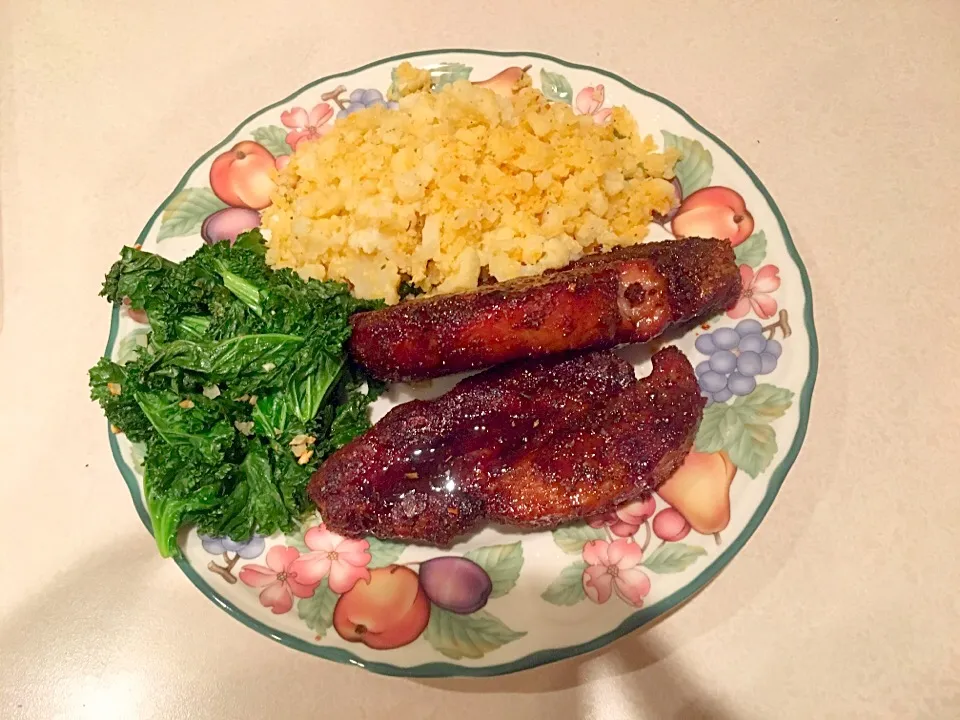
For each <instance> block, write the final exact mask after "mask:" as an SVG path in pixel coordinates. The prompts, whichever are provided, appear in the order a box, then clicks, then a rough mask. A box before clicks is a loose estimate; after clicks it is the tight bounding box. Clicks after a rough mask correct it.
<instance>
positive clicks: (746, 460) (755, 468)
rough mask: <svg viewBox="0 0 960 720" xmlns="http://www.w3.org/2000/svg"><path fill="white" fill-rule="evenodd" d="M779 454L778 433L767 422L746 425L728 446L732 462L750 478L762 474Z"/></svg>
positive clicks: (728, 453)
mask: <svg viewBox="0 0 960 720" xmlns="http://www.w3.org/2000/svg"><path fill="white" fill-rule="evenodd" d="M776 454H777V433H776V431H774V429H773V428H772V427H770V425H768V424H767V423H765V422H757V423H749V424H744V426H743V431H742V432H741V433H740V434H739V435H738V436H737V437H736V439H734V440H731V441H730V443H728V445H727V455H729V456H730V460H731V462H733V464H734V465H736V466H737V467H738V468H740V469H741V470H743V471H744V472H745V473H747V475H749V476H750V477H756V476H757V475H759V474H760V473H762V472H763V471H764V470H765V469H766V467H767V466H768V465H769V464H770V461H771V460H773V456H774V455H776Z"/></svg>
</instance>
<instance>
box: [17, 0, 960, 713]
mask: <svg viewBox="0 0 960 720" xmlns="http://www.w3.org/2000/svg"><path fill="white" fill-rule="evenodd" d="M401 6H405V7H406V8H407V9H405V10H400V9H399V8H400V7H401ZM0 13H2V17H0V54H2V56H0V57H2V64H0V68H2V70H0V72H2V76H0V93H2V94H0V102H2V105H0V123H2V124H0V132H2V147H0V169H2V192H0V202H2V207H0V218H2V243H3V254H4V259H3V261H4V266H5V267H4V284H5V289H4V293H5V297H4V304H5V307H4V327H3V330H2V333H0V398H2V410H0V533H2V539H3V542H2V544H0V553H2V554H0V558H2V559H0V579H2V583H3V584H2V587H0V717H3V718H19V717H23V718H52V717H64V718H113V717H117V718H188V717H190V718H213V717H224V718H240V717H251V718H261V717H262V718H299V717H317V716H319V717H329V718H354V717H358V718H359V717H371V718H376V717H379V718H382V717H389V718H396V719H397V720H399V719H400V718H434V717H436V718H456V719H457V720H468V719H470V718H491V717H496V718H501V717H507V718H514V717H515V718H538V717H544V718H550V719H551V720H562V719H564V718H579V717H583V718H603V719H604V720H607V719H613V718H634V717H636V718H641V717H643V718H695V717H705V718H726V719H731V720H732V719H733V718H737V719H738V720H739V719H740V718H819V717H831V718H833V717H836V718H852V717H857V718H859V717H895V718H912V717H923V718H958V717H960V650H958V647H960V600H958V596H960V561H958V554H960V532H958V528H960V518H958V515H960V473H958V470H957V451H958V449H960V437H958V426H960V411H958V409H957V408H958V402H960V392H958V378H960V321H958V316H960V289H958V278H960V260H958V258H960V253H958V252H957V249H956V248H957V243H958V241H960V220H958V218H960V171H958V165H960V3H957V2H956V1H955V0H954V1H951V0H944V1H943V2H932V1H928V2H923V1H920V0H914V2H897V1H895V0H885V1H877V2H865V1H849V0H848V1H846V2H839V1H838V2H812V3H809V2H791V1H789V0H782V1H777V2H737V1H735V0H727V1H726V2H688V1H686V0H673V1H672V2H660V3H645V2H639V1H637V0H633V1H631V2H608V3H584V2H572V1H571V2H562V1H560V0H552V1H551V0H530V1H529V2H518V1H517V0H513V1H508V2H500V1H497V2H493V1H491V2H477V3H472V4H468V3H457V2H453V1H452V0H446V1H445V2H435V1H432V0H431V1H427V0H421V2H417V3H399V2H393V3H391V2H387V1H385V0H381V1H379V2H339V3H319V2H317V3H310V2H302V1H301V2H286V1H285V2H274V3H268V2H263V1H262V0H261V1H260V2H251V1H248V0H245V1H242V2H211V1H210V0H206V1H204V0H168V1H167V2H151V3H147V2H129V1H128V2H118V1H116V0H95V1H94V0H91V1H89V2H45V1H43V0H5V1H4V2H2V3H0ZM430 47H487V48H493V49H508V50H523V49H533V50H539V51H542V52H547V53H551V54H554V55H558V56H562V57H565V58H568V59H570V60H573V61H581V62H586V63H592V64H595V65H599V66H602V67H606V68H609V69H611V70H614V71H616V72H618V73H621V74H622V75H624V76H626V77H627V78H630V79H631V80H633V81H635V82H636V83H638V84H639V85H642V86H645V87H647V88H649V89H651V90H653V91H655V92H657V93H660V94H662V95H665V96H668V97H669V98H671V99H672V100H674V101H675V102H676V103H678V104H679V105H680V106H681V107H683V108H684V109H686V110H687V111H688V112H690V113H691V114H692V115H693V116H694V117H696V118H697V119H698V120H700V121H701V122H703V123H704V124H705V125H706V126H707V127H709V128H710V129H711V130H713V131H715V132H716V133H717V134H718V135H719V136H720V137H722V138H723V139H724V140H726V141H727V142H728V143H729V144H730V145H731V146H732V147H734V148H735V149H736V150H737V151H738V152H739V153H740V154H741V155H742V156H743V157H744V158H745V159H746V161H747V162H748V163H749V164H750V165H751V166H752V167H753V168H754V169H755V170H756V172H757V173H758V174H759V175H760V177H761V178H763V180H764V182H765V183H766V185H767V187H768V188H769V189H770V190H771V192H772V193H773V195H774V196H775V197H776V199H777V202H778V203H779V205H780V207H781V209H782V210H783V213H784V215H785V216H786V218H787V221H788V223H789V224H790V227H791V229H792V231H793V234H794V237H795V238H796V243H797V246H798V247H799V250H800V252H801V254H802V255H803V258H804V260H805V262H806V264H807V267H808V268H809V271H810V275H811V278H812V282H813V288H814V297H815V305H816V321H817V326H818V329H819V338H820V348H821V363H820V377H819V379H818V381H817V388H816V393H815V396H814V402H813V413H812V418H811V422H810V432H809V434H808V436H807V441H806V445H805V446H804V448H803V451H802V452H801V454H800V458H799V460H798V462H797V464H796V465H795V467H794V469H793V471H792V473H791V474H790V477H789V479H788V481H787V482H786V484H785V485H784V488H783V490H782V491H781V493H780V497H779V498H778V499H777V501H776V504H775V505H774V507H773V509H772V511H771V513H770V514H769V516H768V517H767V519H766V521H765V522H764V523H763V525H762V526H761V527H760V529H759V531H758V532H757V534H756V535H755V537H754V538H753V540H751V542H750V543H749V544H748V546H747V547H746V548H745V549H744V550H743V552H741V553H740V555H739V557H738V558H737V559H736V560H735V561H734V562H733V563H732V564H731V566H730V567H729V568H728V569H727V570H725V571H724V572H723V573H722V574H721V576H720V577H719V578H718V579H717V580H716V581H715V582H714V583H712V584H711V585H710V586H709V587H708V588H707V589H706V590H705V591H704V592H703V593H702V594H701V595H700V596H699V597H698V598H696V599H695V600H694V601H693V602H692V603H690V604H688V605H687V606H686V607H684V608H682V609H681V610H680V611H679V612H677V613H675V614H674V615H673V616H671V617H669V618H668V619H667V620H665V621H664V622H662V623H660V624H659V625H657V626H656V627H654V628H653V629H650V630H648V631H646V632H638V633H634V634H632V635H630V636H629V637H627V638H625V639H622V640H620V641H618V642H616V643H614V644H613V645H612V646H610V647H608V648H607V649H605V650H603V651H600V652H597V653H595V654H593V655H591V656H588V657H584V658H579V659H575V660H569V661H565V662H561V663H559V664H556V665H552V666H548V667H545V668H540V669H537V670H533V671H529V672H524V673H520V674H516V675H512V676H508V677H503V678H493V679H486V680H419V681H414V680H403V679H396V678H385V677H377V676H374V675H371V674H368V673H365V672H362V671H359V670H356V669H352V668H349V667H344V666H339V665H335V664H332V663H329V662H325V661H323V660H320V659H318V658H313V657H309V656H307V655H303V654H300V653H297V652H294V651H292V650H288V649H286V648H284V647H282V646H280V645H279V644H276V643H274V642H272V641H270V640H268V639H266V638H264V637H261V636H260V635H257V634H256V633H254V632H253V631H251V630H248V629H246V628H244V627H243V626H242V625H240V624H239V623H237V622H236V621H234V620H232V619H231V618H230V617H228V616H227V615H226V614H225V613H223V612H220V611H219V610H217V609H216V608H215V607H213V606H212V605H211V604H210V602H209V601H208V600H206V599H205V598H204V597H203V596H202V595H201V594H200V593H199V592H198V591H197V590H196V589H195V588H194V587H193V586H192V585H191V584H190V582H189V581H188V580H187V579H186V578H185V577H184V576H183V575H182V574H181V573H180V571H179V570H177V568H176V566H175V565H174V564H173V563H171V562H167V561H162V560H161V559H160V558H159V557H158V556H157V554H156V552H155V548H154V546H153V542H152V540H151V538H150V536H149V535H148V534H147V533H146V532H145V531H144V529H143V527H142V526H141V524H140V521H139V520H138V518H137V516H136V513H135V512H134V510H133V507H132V505H131V503H130V498H129V496H128V495H127V491H126V489H125V487H124V486H123V483H122V482H121V481H120V478H119V476H118V474H117V472H116V470H115V469H114V467H113V463H112V460H111V457H110V453H109V451H108V448H107V445H106V443H105V442H104V437H103V422H102V419H101V417H100V415H99V411H98V409H97V408H96V407H95V406H94V405H92V404H91V403H90V402H88V400H87V390H86V379H85V371H86V369H87V368H88V367H89V366H90V365H91V364H92V363H93V361H94V360H95V359H96V357H97V356H98V355H99V353H100V352H101V351H102V349H103V343H104V337H105V335H106V328H107V308H106V306H105V305H104V303H103V301H102V300H100V299H98V298H97V291H98V288H99V283H100V280H101V277H102V274H103V272H104V271H105V269H106V268H107V267H108V266H109V264H110V263H111V262H112V261H113V259H114V258H115V256H116V253H117V250H118V247H119V246H120V244H121V243H122V242H129V241H131V240H132V239H133V238H135V237H136V234H137V232H138V231H139V230H140V228H141V226H142V224H143V223H144V221H145V220H146V218H147V217H148V216H149V215H150V213H151V212H152V211H153V209H154V208H155V207H156V205H157V204H158V202H159V201H160V200H161V199H162V198H163V197H165V196H166V194H167V192H169V190H170V188H171V187H172V186H173V185H174V184H175V183H176V181H177V180H178V179H179V177H180V175H181V173H182V172H183V170H184V169H185V168H186V167H187V166H188V165H189V164H190V163H191V162H192V161H193V160H194V159H195V158H196V157H197V156H199V155H200V154H201V153H202V152H204V151H205V150H206V149H207V148H208V147H210V146H211V145H212V144H214V143H216V142H217V141H219V139H220V138H221V137H222V136H223V135H224V133H225V131H226V130H228V129H229V128H232V127H233V126H234V125H235V124H236V123H237V122H238V121H239V120H240V119H241V118H243V117H245V116H246V115H248V114H249V113H250V112H252V111H253V110H254V109H256V108H259V107H261V106H263V105H265V104H268V103H269V102H272V101H274V100H275V99H277V98H279V97H282V96H284V95H286V94H287V93H289V92H290V91H292V90H293V89H295V88H297V87H299V86H300V85H302V84H304V83H306V82H308V81H309V80H311V79H313V78H315V77H317V76H319V75H322V74H324V73H328V72H334V71H339V70H344V69H348V68H350V67H353V66H355V65H359V64H362V63H364V62H367V61H369V60H371V59H375V58H378V57H382V56H385V55H390V54H394V53H398V52H403V51H406V50H411V49H423V48H430Z"/></svg>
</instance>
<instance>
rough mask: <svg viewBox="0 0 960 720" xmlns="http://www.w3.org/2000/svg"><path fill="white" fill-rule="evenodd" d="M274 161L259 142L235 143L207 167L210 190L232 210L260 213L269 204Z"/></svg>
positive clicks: (245, 141) (271, 155) (274, 166)
mask: <svg viewBox="0 0 960 720" xmlns="http://www.w3.org/2000/svg"><path fill="white" fill-rule="evenodd" d="M275 168H276V159H275V158H274V157H273V154H272V153H271V152H270V151H269V150H267V149H266V148H265V147H264V146H263V145H261V144H260V143H256V142H253V141H252V140H244V141H243V142H238V143H237V144H236V145H234V146H233V147H232V148H230V149H229V150H227V151H226V152H224V153H220V155H218V156H217V159H216V160H214V161H213V165H211V166H210V189H211V190H213V193H214V195H216V196H217V197H218V198H220V199H221V200H223V201H224V202H225V203H226V204H227V205H232V206H233V207H243V208H250V209H252V210H263V208H265V207H266V206H267V205H269V204H270V193H271V192H273V187H274V183H273V172H274V169H275Z"/></svg>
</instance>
